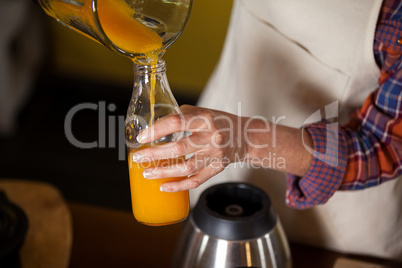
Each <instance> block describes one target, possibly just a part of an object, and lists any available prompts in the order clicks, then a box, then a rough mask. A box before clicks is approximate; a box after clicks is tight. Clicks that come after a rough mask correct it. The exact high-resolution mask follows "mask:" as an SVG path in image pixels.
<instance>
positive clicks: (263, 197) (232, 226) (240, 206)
mask: <svg viewBox="0 0 402 268" xmlns="http://www.w3.org/2000/svg"><path fill="white" fill-rule="evenodd" d="M191 217H192V219H193V221H194V223H195V225H197V227H198V228H199V229H201V231H203V232H204V233H206V234H208V235H210V236H213V237H216V238H220V239H225V240H247V239H254V238H257V237H261V236H263V235H265V234H267V233H269V232H270V231H271V230H272V229H273V228H274V227H275V225H276V221H277V217H276V214H275V212H274V210H273V208H272V204H271V200H270V198H269V196H268V195H267V194H266V193H265V192H264V191H263V190H262V189H260V188H258V187H256V186H253V185H251V184H246V183H223V184H218V185H215V186H212V187H210V188H208V189H207V190H205V191H204V192H203V193H202V194H201V196H200V198H199V201H198V203H197V204H196V206H195V208H194V209H193V212H192V215H191Z"/></svg>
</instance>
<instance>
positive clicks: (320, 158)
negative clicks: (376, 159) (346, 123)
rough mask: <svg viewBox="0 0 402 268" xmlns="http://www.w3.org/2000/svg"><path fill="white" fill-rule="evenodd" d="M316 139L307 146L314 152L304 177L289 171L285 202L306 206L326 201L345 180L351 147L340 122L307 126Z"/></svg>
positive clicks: (294, 206)
mask: <svg viewBox="0 0 402 268" xmlns="http://www.w3.org/2000/svg"><path fill="white" fill-rule="evenodd" d="M305 129H306V130H307V131H308V132H309V133H310V135H311V136H312V139H313V142H314V148H309V147H306V146H305V147H306V149H307V150H308V151H309V152H310V153H311V154H312V155H313V160H312V162H311V166H310V169H309V171H308V172H307V174H306V175H305V176H304V177H298V176H294V175H291V174H287V178H286V182H287V192H286V204H287V205H288V206H289V207H292V208H297V209H306V208H310V207H313V206H316V205H320V204H324V203H326V202H327V201H328V199H329V198H330V197H331V196H332V195H333V194H334V193H335V191H336V190H337V189H338V188H339V186H340V185H341V183H342V180H343V177H344V175H345V172H346V165H347V157H348V148H347V142H346V139H345V136H344V134H343V132H342V131H341V130H339V128H338V124H337V123H326V122H319V123H315V124H311V125H308V126H306V127H305Z"/></svg>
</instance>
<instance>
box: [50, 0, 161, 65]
mask: <svg viewBox="0 0 402 268" xmlns="http://www.w3.org/2000/svg"><path fill="white" fill-rule="evenodd" d="M79 3H82V4H81V5H79ZM92 5H93V3H92V0H84V1H79V2H77V4H72V3H69V2H67V1H66V2H64V1H48V5H47V6H45V7H44V9H45V11H46V13H47V14H48V15H50V16H52V17H54V18H56V19H58V20H59V21H62V22H64V23H65V24H67V25H69V26H70V29H73V30H75V31H77V32H78V33H80V34H83V35H85V36H87V37H89V38H91V39H92V40H95V41H98V40H96V39H98V38H99V33H97V29H96V27H95V22H94V18H93V11H92ZM97 11H98V18H99V22H100V24H101V27H102V29H103V31H104V32H105V34H106V36H107V37H108V38H109V39H110V40H111V41H112V42H113V43H114V44H115V45H116V46H117V47H119V48H120V49H121V50H123V51H125V52H130V53H136V54H138V53H143V54H147V53H148V54H149V56H150V57H153V58H154V59H152V60H153V61H154V63H156V61H157V56H156V55H155V56H154V55H152V53H151V52H155V51H157V50H159V49H160V48H161V47H162V39H161V37H160V36H159V35H158V34H157V33H156V32H154V31H152V30H151V29H149V28H148V27H146V26H145V25H143V24H142V23H140V22H139V21H138V20H136V19H134V13H135V10H134V9H132V8H131V7H130V6H129V5H128V4H127V2H125V1H124V0H97Z"/></svg>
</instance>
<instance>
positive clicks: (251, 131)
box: [242, 118, 313, 176]
mask: <svg viewBox="0 0 402 268" xmlns="http://www.w3.org/2000/svg"><path fill="white" fill-rule="evenodd" d="M242 128H243V130H244V131H243V134H244V140H245V144H246V146H247V149H246V151H247V158H246V159H245V161H249V162H251V163H252V164H253V165H256V166H258V165H259V166H261V167H269V168H271V169H275V170H279V171H283V172H286V173H291V174H294V175H297V176H304V175H305V174H306V173H307V171H308V170H309V168H310V165H311V161H312V157H313V156H312V155H311V154H310V153H309V152H308V151H307V150H306V147H309V148H313V140H312V138H311V135H310V133H309V132H308V131H306V130H304V129H297V128H291V127H287V126H282V125H276V124H274V123H272V122H267V121H265V120H262V119H250V118H243V119H242Z"/></svg>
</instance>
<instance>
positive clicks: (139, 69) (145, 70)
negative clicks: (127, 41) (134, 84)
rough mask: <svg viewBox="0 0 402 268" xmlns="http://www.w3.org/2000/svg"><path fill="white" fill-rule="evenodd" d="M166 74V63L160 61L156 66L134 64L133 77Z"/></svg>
mask: <svg viewBox="0 0 402 268" xmlns="http://www.w3.org/2000/svg"><path fill="white" fill-rule="evenodd" d="M163 73H166V63H165V61H164V60H162V59H160V60H159V61H158V63H157V64H144V65H143V64H136V63H134V75H140V76H147V75H152V74H163Z"/></svg>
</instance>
